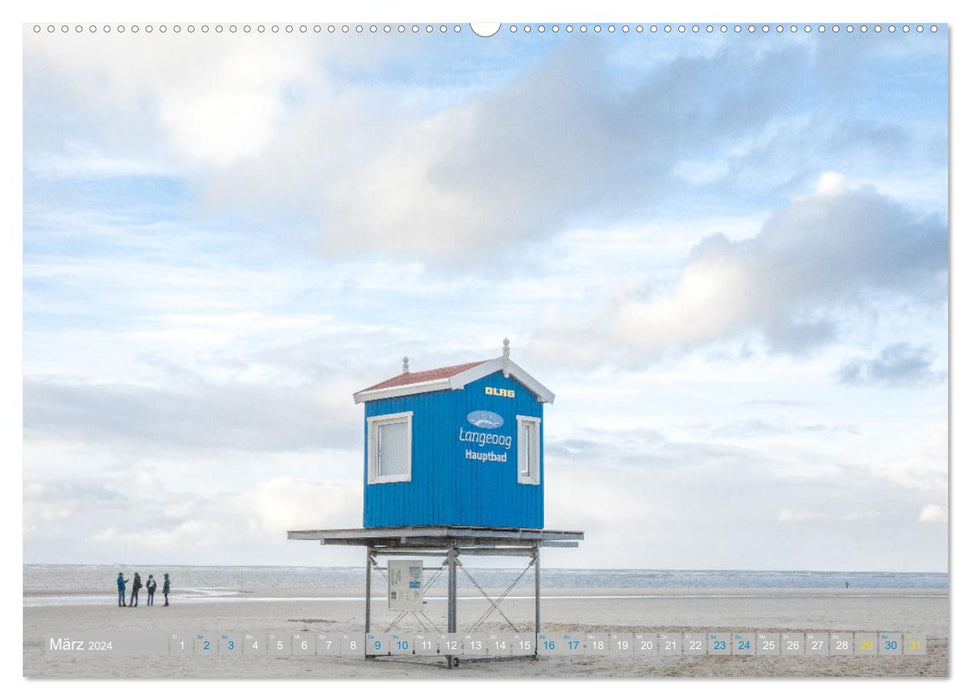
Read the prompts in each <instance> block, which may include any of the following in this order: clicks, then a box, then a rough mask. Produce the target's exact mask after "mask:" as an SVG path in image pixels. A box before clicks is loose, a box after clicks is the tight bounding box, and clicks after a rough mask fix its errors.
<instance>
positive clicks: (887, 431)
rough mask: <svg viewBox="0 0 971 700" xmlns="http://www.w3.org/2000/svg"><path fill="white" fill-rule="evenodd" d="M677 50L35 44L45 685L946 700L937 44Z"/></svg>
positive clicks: (233, 40) (934, 31) (125, 26)
mask: <svg viewBox="0 0 971 700" xmlns="http://www.w3.org/2000/svg"><path fill="white" fill-rule="evenodd" d="M652 12H653V10H652V8H650V7H648V6H640V7H638V8H629V9H628V10H627V11H625V12H623V13H621V14H619V15H618V16H617V18H616V19H617V21H602V20H598V21H585V20H584V19H583V16H582V13H581V15H580V16H579V19H578V18H577V17H578V15H577V14H576V13H566V16H564V17H561V18H558V17H557V16H556V15H555V13H548V14H547V15H544V16H543V18H541V19H542V21H526V22H522V21H504V22H496V23H491V24H490V23H469V22H468V19H470V18H465V19H463V20H461V21H441V19H440V20H438V21H434V20H435V17H433V16H429V15H422V14H421V13H413V12H409V11H408V10H407V9H401V10H400V11H395V12H394V13H393V14H394V17H391V16H388V17H386V18H385V21H378V19H375V18H370V16H369V15H367V13H366V12H365V13H363V14H362V16H361V19H362V21H358V22H351V21H348V22H336V21H322V20H320V19H317V20H313V19H312V17H309V16H304V17H298V16H294V17H291V18H290V19H286V18H281V19H277V20H263V21H255V20H254V21H244V20H245V17H240V18H237V19H238V21H236V20H234V18H232V17H227V18H226V21H211V20H210V21H190V20H191V17H187V16H184V15H183V16H181V17H182V19H181V20H180V21H162V19H164V15H165V14H166V13H165V12H164V11H161V12H160V13H159V14H158V17H160V18H162V19H160V20H159V21H151V22H147V21H137V22H133V21H108V20H106V19H105V17H104V16H103V15H99V14H97V13H94V14H92V15H91V16H90V17H89V18H87V19H85V18H84V17H83V15H84V14H85V11H84V9H83V8H79V9H76V10H74V11H72V12H71V13H69V14H70V16H69V17H68V16H65V17H64V18H63V19H58V18H56V17H51V18H48V17H47V16H46V15H45V16H38V17H37V18H35V19H32V20H28V21H26V22H25V23H24V24H23V27H22V42H23V69H22V72H23V107H22V109H23V174H22V182H23V197H22V207H23V209H22V211H23V222H22V223H23V249H22V269H23V309H22V316H23V363H22V371H23V443H22V459H23V513H24V518H23V553H24V559H23V560H24V567H23V675H24V676H25V677H26V678H29V679H38V680H46V679H75V678H98V679H107V678H112V679H113V678H151V679H168V678H207V679H208V678H215V679H241V678H247V679H248V678H278V679H281V678H282V679H291V678H292V679H296V678H313V679H335V678H348V679H384V678H395V679H397V678H419V679H431V678H449V679H453V680H455V679H458V680H471V679H482V678H490V679H491V678H496V679H523V678H531V679H532V678H538V679H565V678H584V679H586V678H601V679H638V680H649V679H655V678H659V677H672V676H674V677H705V678H711V677H719V678H725V677H733V678H734V677H782V678H794V677H810V678H814V677H828V678H829V677H843V678H858V677H881V678H883V677H937V678H940V677H947V676H949V674H950V672H951V669H950V665H949V658H950V657H949V642H950V587H949V575H950V569H949V492H948V480H949V473H948V465H949V439H950V435H949V387H950V379H949V367H950V354H949V353H950V349H949V347H950V346H949V343H950V333H949V301H950V298H949V285H950V274H949V269H950V268H949V266H950V258H949V245H950V239H949V211H950V209H949V207H950V200H949V168H950V165H951V164H950V161H949V108H950V107H949V52H950V50H951V47H949V37H950V32H951V27H950V26H949V24H948V23H946V22H934V21H919V20H928V19H930V20H933V19H941V17H928V16H925V15H926V13H925V10H924V9H922V8H921V7H920V6H916V5H915V6H913V7H912V8H911V9H910V10H909V11H908V12H906V13H904V14H903V15H901V14H896V15H893V17H892V18H893V19H912V20H914V21H907V22H884V21H879V22H859V21H854V22H850V23H847V22H834V21H813V22H811V23H805V22H801V23H793V22H791V21H787V22H783V21H778V20H776V21H771V20H772V17H770V16H766V17H765V19H764V20H762V21H757V22H755V21H751V20H749V21H744V22H743V21H740V22H722V21H718V22H716V21H700V22H699V21H682V22H678V21H673V22H672V21H666V22H665V21H651V19H650V17H648V15H650V14H652ZM320 13H325V14H326V13H327V10H326V8H324V9H320V8H317V9H316V10H314V12H313V13H311V14H320ZM243 14H245V13H243ZM451 14H453V15H454V14H455V13H454V12H453V13H451ZM664 14H665V15H670V14H671V11H669V10H666V11H665V13H664ZM732 14H733V12H732V9H731V7H730V6H728V7H726V8H725V11H724V12H721V13H720V15H732ZM770 14H771V13H770ZM810 14H811V13H810ZM879 14H880V17H879V18H883V15H885V14H887V13H879ZM891 14H892V13H891ZM931 14H933V13H931ZM351 15H353V12H351V13H350V14H348V15H347V17H346V18H351ZM634 15H643V17H642V18H641V19H637V18H636V17H634ZM408 16H413V19H412V20H411V21H403V20H404V18H407V17H408ZM448 16H450V15H446V16H444V17H442V19H446V18H447V17H448ZM520 16H521V15H520ZM365 19H367V21H363V20H365ZM533 19H535V18H533ZM714 19H720V17H713V18H712V20H714ZM231 20H232V21H231ZM390 20H396V21H390ZM18 255H20V253H19V252H18ZM955 322H957V320H955Z"/></svg>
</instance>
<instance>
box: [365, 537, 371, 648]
mask: <svg viewBox="0 0 971 700" xmlns="http://www.w3.org/2000/svg"><path fill="white" fill-rule="evenodd" d="M366 571H367V573H366V574H365V576H364V634H367V633H368V632H370V631H371V547H368V548H367V567H366Z"/></svg>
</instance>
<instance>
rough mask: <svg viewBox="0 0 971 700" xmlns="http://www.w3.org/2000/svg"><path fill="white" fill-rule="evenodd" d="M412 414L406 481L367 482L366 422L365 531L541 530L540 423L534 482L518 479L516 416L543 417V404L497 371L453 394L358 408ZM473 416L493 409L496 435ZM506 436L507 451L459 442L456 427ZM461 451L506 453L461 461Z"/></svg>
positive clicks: (432, 394)
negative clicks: (502, 457) (501, 457)
mask: <svg viewBox="0 0 971 700" xmlns="http://www.w3.org/2000/svg"><path fill="white" fill-rule="evenodd" d="M486 387H493V388H496V389H506V390H512V391H515V394H516V395H515V397H514V398H507V397H503V396H492V395H487V394H486V393H485V389H486ZM403 411H412V412H413V414H414V415H413V417H412V457H411V481H407V482H396V483H388V484H368V483H367V460H368V435H367V421H366V420H365V428H364V431H365V439H364V445H365V453H364V527H386V526H402V525H469V526H483V527H529V528H542V527H543V526H544V520H543V484H544V483H545V482H544V479H545V475H544V473H543V470H544V450H543V433H544V431H545V426H544V425H543V423H542V422H541V423H540V456H539V462H540V483H539V484H538V485H532V484H520V483H518V480H517V460H516V457H517V454H518V430H517V424H516V416H517V415H521V416H535V417H537V418H542V417H543V404H542V403H540V402H539V401H538V400H537V399H536V397H535V396H534V395H533V394H532V393H531V392H530V391H529V390H528V389H526V388H525V387H524V386H523V385H521V384H520V383H519V382H517V381H516V380H515V379H513V378H512V377H503V376H502V373H501V372H496V373H494V374H491V375H489V376H488V377H484V378H483V379H480V380H478V381H476V382H473V383H471V384H469V385H468V386H466V387H465V388H464V389H461V390H458V391H451V390H445V391H435V392H429V393H425V394H414V395H411V396H402V397H397V398H391V399H379V400H377V401H369V402H367V403H366V404H365V411H364V415H365V419H367V418H370V417H373V416H380V415H386V414H389V413H400V412H403ZM472 411H492V412H493V413H497V414H498V415H500V416H501V417H502V419H503V425H502V426H501V427H499V428H497V429H495V430H492V431H488V430H486V429H481V428H476V427H475V426H473V425H471V424H470V423H469V422H468V420H467V417H468V414H469V413H471V412H472ZM463 428H464V429H465V430H473V431H477V432H490V433H495V434H501V435H509V436H511V437H512V441H511V445H510V448H509V449H508V450H504V449H503V448H501V447H498V446H485V447H479V446H478V445H475V444H473V443H467V442H460V441H459V430H460V429H463ZM466 449H472V450H474V451H477V452H483V451H488V452H494V453H496V454H502V453H506V455H507V457H506V461H505V462H481V461H477V460H467V459H466V458H465V456H466Z"/></svg>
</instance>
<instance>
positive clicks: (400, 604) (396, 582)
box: [388, 559, 422, 610]
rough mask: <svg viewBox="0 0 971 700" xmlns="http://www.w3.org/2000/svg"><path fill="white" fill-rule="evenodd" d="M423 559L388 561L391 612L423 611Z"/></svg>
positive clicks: (389, 605) (389, 606)
mask: <svg viewBox="0 0 971 700" xmlns="http://www.w3.org/2000/svg"><path fill="white" fill-rule="evenodd" d="M421 593H422V561H421V559H395V560H391V561H388V608H389V609H391V610H421V605H422V597H421Z"/></svg>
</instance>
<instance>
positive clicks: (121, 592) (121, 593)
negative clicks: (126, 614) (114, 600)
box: [118, 571, 128, 608]
mask: <svg viewBox="0 0 971 700" xmlns="http://www.w3.org/2000/svg"><path fill="white" fill-rule="evenodd" d="M126 583H128V579H126V578H125V577H124V575H123V574H122V573H121V572H120V571H119V572H118V607H119V608H123V607H125V584H126Z"/></svg>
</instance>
